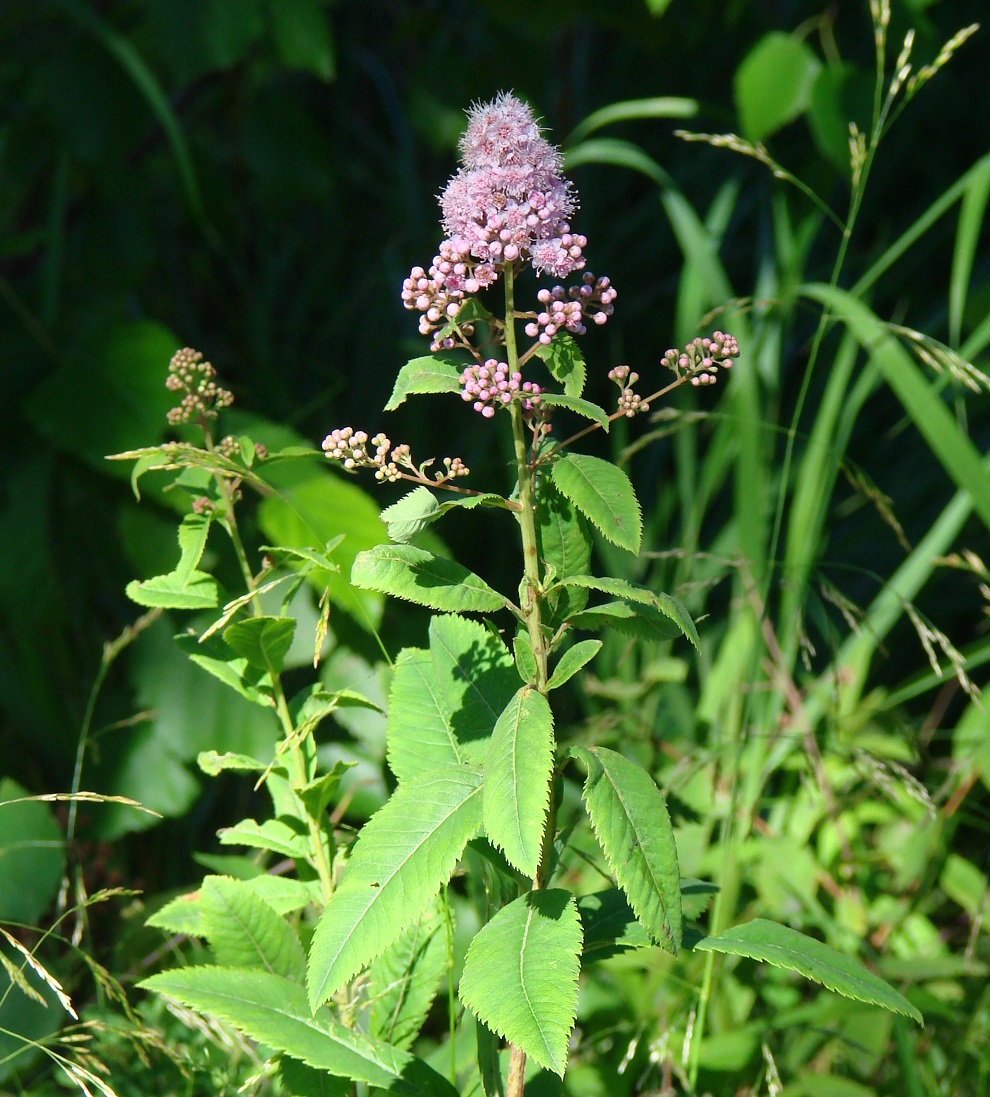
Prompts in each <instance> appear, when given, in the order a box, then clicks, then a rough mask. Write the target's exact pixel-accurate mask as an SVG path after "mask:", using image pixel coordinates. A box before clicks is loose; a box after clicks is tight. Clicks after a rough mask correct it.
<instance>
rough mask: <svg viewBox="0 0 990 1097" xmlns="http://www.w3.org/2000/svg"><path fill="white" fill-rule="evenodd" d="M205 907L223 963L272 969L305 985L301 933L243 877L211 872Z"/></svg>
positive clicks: (207, 928) (208, 931)
mask: <svg viewBox="0 0 990 1097" xmlns="http://www.w3.org/2000/svg"><path fill="white" fill-rule="evenodd" d="M199 909H200V914H201V917H202V929H203V933H204V934H205V935H206V939H207V940H208V941H209V942H210V947H211V948H212V949H213V952H214V955H215V956H216V958H217V963H219V964H220V965H221V966H224V967H237V968H255V969H257V970H259V971H270V972H271V973H272V974H274V975H284V976H285V977H286V978H287V979H292V980H293V981H295V982H298V983H300V984H302V982H303V979H304V978H305V975H306V954H305V953H304V952H303V949H302V945H301V944H300V943H299V937H298V936H297V935H296V931H295V930H294V929H293V928H292V926H291V925H289V923H288V922H287V921H286V920H285V919H284V918H282V917H280V916H279V915H278V914H276V912H275V911H274V910H273V909H272V908H271V907H270V906H269V905H268V904H267V903H266V902H265V901H264V900H263V899H260V898H259V897H258V896H257V895H256V894H255V893H254V892H253V891H252V890H251V889H250V888H249V887H248V886H247V885H246V884H245V883H244V882H243V881H241V880H233V879H231V878H230V877H229V876H227V877H225V876H207V878H206V879H205V880H204V881H203V887H202V890H201V892H200V897H199Z"/></svg>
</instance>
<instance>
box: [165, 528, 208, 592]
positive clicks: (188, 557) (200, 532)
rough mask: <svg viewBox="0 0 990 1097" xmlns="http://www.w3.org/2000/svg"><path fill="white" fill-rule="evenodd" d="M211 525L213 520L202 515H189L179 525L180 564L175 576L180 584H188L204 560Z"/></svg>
mask: <svg viewBox="0 0 990 1097" xmlns="http://www.w3.org/2000/svg"><path fill="white" fill-rule="evenodd" d="M211 524H212V519H211V518H209V517H208V516H206V515H202V514H187V515H186V516H185V518H183V519H182V521H181V522H180V523H179V563H178V565H177V567H176V569H175V572H174V574H175V576H176V578H177V579H178V580H179V581H180V582H183V583H184V582H186V581H187V580H188V579H189V577H190V576H191V575H192V574H193V572H194V571H195V570H196V565H197V564H198V563H199V562H200V560H202V559H203V552H204V551H205V550H206V541H207V538H208V537H209V536H210V526H211Z"/></svg>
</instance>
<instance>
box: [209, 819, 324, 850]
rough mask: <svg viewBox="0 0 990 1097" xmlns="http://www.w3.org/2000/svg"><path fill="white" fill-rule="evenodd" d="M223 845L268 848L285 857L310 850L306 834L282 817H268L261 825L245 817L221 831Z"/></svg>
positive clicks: (221, 843)
mask: <svg viewBox="0 0 990 1097" xmlns="http://www.w3.org/2000/svg"><path fill="white" fill-rule="evenodd" d="M219 837H220V845H222V846H250V847H251V848H252V849H267V850H269V851H270V852H272V853H280V854H282V856H283V857H293V858H301V857H305V856H306V854H307V853H308V851H309V845H308V842H307V840H306V836H305V835H304V834H300V833H299V832H298V831H296V830H293V828H292V827H290V826H289V824H288V823H283V822H282V820H281V819H266V820H265V821H264V822H263V823H261V824H260V825H259V824H258V823H256V822H255V821H254V819H243V820H242V821H241V822H239V823H237V825H236V826H232V827H225V828H224V829H223V830H221V831H219Z"/></svg>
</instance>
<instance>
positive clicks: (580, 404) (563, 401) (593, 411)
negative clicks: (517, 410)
mask: <svg viewBox="0 0 990 1097" xmlns="http://www.w3.org/2000/svg"><path fill="white" fill-rule="evenodd" d="M540 404H541V405H543V404H545V405H547V407H551V408H569V409H570V410H571V411H573V412H574V413H575V415H583V416H584V418H585V419H591V420H593V421H594V422H596V423H597V424H598V425H599V426H600V427H602V428H603V429H604V430H605V432H606V433H608V430H609V427H610V426H611V423H610V422H609V419H608V412H607V411H606V410H605V409H604V408H600V407H599V406H598V405H597V404H593V403H592V402H591V401H590V400H581V399H580V398H579V397H577V396H565V395H561V393H559V392H543V393H540Z"/></svg>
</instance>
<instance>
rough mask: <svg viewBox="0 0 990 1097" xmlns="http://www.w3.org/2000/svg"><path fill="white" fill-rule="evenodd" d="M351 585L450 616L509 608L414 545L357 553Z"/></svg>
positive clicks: (480, 582)
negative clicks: (447, 613) (458, 613)
mask: <svg viewBox="0 0 990 1097" xmlns="http://www.w3.org/2000/svg"><path fill="white" fill-rule="evenodd" d="M351 582H352V583H353V584H354V586H356V587H361V588H363V589H365V590H375V591H378V592H379V593H380V594H390V595H392V597H393V598H404V599H405V600H406V601H407V602H414V603H415V604H416V605H419V606H426V607H428V608H429V609H435V610H441V611H446V612H449V613H455V612H470V613H494V612H495V611H496V610H500V609H505V608H506V607H507V606H508V605H509V601H508V599H507V598H505V597H503V595H501V594H499V593H498V591H496V590H493V589H492V588H491V587H490V586H489V585H488V584H487V583H486V582H485V581H484V579H482V578H480V577H479V576H477V575H475V574H474V573H473V572H470V571H468V569H467V568H465V567H462V566H461V565H460V564H457V563H455V562H454V561H453V560H446V559H444V558H443V557H442V556H435V555H434V554H433V553H432V552H427V551H426V549H421V548H415V547H414V546H413V545H377V546H376V547H375V548H373V549H368V551H367V552H362V553H360V554H359V555H358V557H357V559H356V560H355V561H354V567H353V568H352V569H351Z"/></svg>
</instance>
